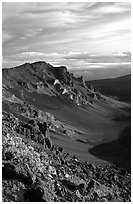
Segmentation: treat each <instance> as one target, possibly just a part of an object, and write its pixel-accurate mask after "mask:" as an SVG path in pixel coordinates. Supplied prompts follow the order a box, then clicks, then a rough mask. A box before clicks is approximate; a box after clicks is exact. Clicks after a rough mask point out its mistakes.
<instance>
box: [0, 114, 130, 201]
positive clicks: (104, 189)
mask: <svg viewBox="0 0 133 204" xmlns="http://www.w3.org/2000/svg"><path fill="white" fill-rule="evenodd" d="M13 118H14V119H13ZM44 125H46V124H44V123H41V122H40V123H37V121H36V120H33V121H30V122H29V123H28V124H27V125H25V129H26V130H28V129H30V131H29V132H28V138H27V135H26V134H25V132H26V131H25V132H21V131H20V129H21V127H22V124H21V123H20V122H19V120H17V119H16V118H15V117H13V116H11V115H10V117H8V120H7V117H6V114H5V113H3V155H2V161H3V166H2V170H3V171H2V172H3V175H2V176H3V182H2V183H3V184H2V185H3V201H4V202H20V201H21V202H46V201H47V202H57V201H58V202H61V201H62V202H66V201H67V202H68V201H70V202H77V201H81V202H113V201H114V202H115V201H117V202H120V201H121V202H125V201H128V202H130V197H131V186H130V174H129V173H127V172H126V171H125V170H123V169H120V168H118V167H116V166H105V167H101V166H97V165H95V164H89V163H88V162H82V161H81V160H79V159H78V158H76V157H75V156H73V157H72V156H70V155H69V154H67V153H65V152H64V151H63V149H62V148H60V147H55V146H53V145H52V143H51V146H50V147H49V146H48V145H42V143H43V140H44V141H45V139H46V138H48V137H47V136H46V135H45V133H46V131H44V129H45V128H44ZM19 126H21V127H20V128H19ZM29 127H30V128H29ZM33 130H34V132H33ZM39 134H40V135H41V136H42V137H40V138H41V140H39V139H38V138H39ZM32 135H34V138H33V136H32ZM35 138H36V139H35ZM40 141H41V142H40ZM49 142H51V139H50V135H49Z"/></svg>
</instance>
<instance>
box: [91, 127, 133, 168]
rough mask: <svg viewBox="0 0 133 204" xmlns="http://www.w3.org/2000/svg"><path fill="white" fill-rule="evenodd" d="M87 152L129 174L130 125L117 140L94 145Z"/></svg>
mask: <svg viewBox="0 0 133 204" xmlns="http://www.w3.org/2000/svg"><path fill="white" fill-rule="evenodd" d="M89 152H90V153H91V154H92V155H94V156H96V157H98V158H100V159H103V160H106V161H108V162H110V163H111V164H115V165H117V166H119V167H121V168H124V169H126V170H127V171H128V172H131V125H128V126H127V127H126V128H125V129H124V130H123V131H122V132H121V134H120V135H119V139H117V140H114V141H112V142H108V143H103V144H99V145H96V146H95V147H93V148H91V149H89Z"/></svg>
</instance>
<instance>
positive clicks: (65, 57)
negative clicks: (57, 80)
mask: <svg viewBox="0 0 133 204" xmlns="http://www.w3.org/2000/svg"><path fill="white" fill-rule="evenodd" d="M130 44H131V5H130V2H62V3H61V2H56V3H55V2H40V3H37V2H29V3H28V2H27V3H26V2H19V3H18V2H17V3H15V2H3V3H2V56H3V58H2V59H3V60H2V64H3V65H2V66H3V68H8V67H13V66H17V65H20V64H23V63H25V62H34V61H40V60H41V61H46V62H48V63H50V64H52V65H53V66H60V65H63V66H66V67H67V68H68V69H70V70H79V69H81V70H82V69H83V70H86V69H87V70H89V69H90V70H91V69H99V68H101V69H103V68H104V69H105V68H110V67H113V66H114V67H116V68H120V69H123V67H124V68H125V67H127V68H128V69H129V68H130V61H131V47H130ZM120 65H121V66H120Z"/></svg>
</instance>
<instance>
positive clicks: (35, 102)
mask: <svg viewBox="0 0 133 204" xmlns="http://www.w3.org/2000/svg"><path fill="white" fill-rule="evenodd" d="M2 74H3V75H2V79H3V89H2V90H3V94H2V97H3V106H2V110H3V126H2V129H3V158H2V159H3V201H130V163H131V162H130V105H129V104H127V103H125V102H121V101H118V100H116V99H114V98H111V97H107V96H105V95H102V94H101V93H100V92H99V91H97V90H96V89H95V88H94V87H93V86H92V85H91V84H88V83H86V82H85V81H84V79H83V78H82V77H79V78H76V77H74V76H73V74H70V73H69V72H68V71H67V68H66V67H63V66H62V67H53V66H51V65H50V64H48V63H45V62H36V63H32V64H30V63H26V64H24V65H21V66H19V67H14V68H11V69H3V71H2ZM125 141H126V145H125Z"/></svg>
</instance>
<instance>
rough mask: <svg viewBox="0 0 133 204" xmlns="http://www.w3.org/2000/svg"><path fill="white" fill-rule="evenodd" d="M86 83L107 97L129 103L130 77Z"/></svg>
mask: <svg viewBox="0 0 133 204" xmlns="http://www.w3.org/2000/svg"><path fill="white" fill-rule="evenodd" d="M87 83H92V84H93V85H94V86H95V88H96V89H97V90H99V91H100V92H101V93H103V94H105V95H107V96H113V97H116V98H118V100H121V101H127V102H131V75H126V76H123V77H119V78H114V79H102V80H95V81H90V82H87Z"/></svg>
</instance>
